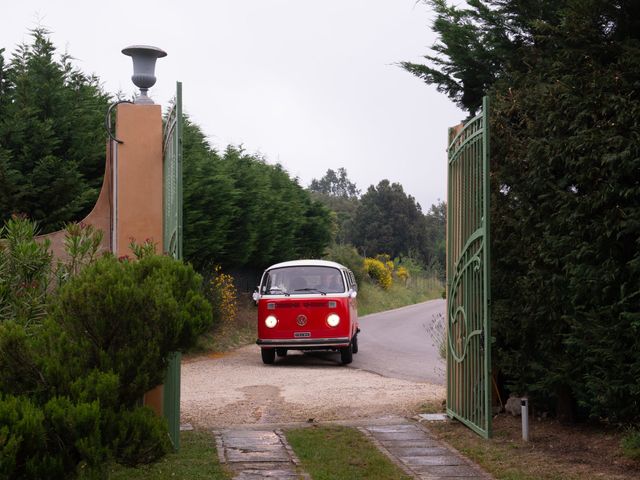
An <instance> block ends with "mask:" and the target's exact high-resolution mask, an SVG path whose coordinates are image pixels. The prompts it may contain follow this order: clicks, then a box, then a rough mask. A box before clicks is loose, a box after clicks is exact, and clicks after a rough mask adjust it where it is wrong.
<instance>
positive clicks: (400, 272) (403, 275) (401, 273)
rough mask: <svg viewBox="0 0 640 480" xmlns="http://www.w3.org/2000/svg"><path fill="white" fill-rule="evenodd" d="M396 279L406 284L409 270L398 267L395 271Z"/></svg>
mask: <svg viewBox="0 0 640 480" xmlns="http://www.w3.org/2000/svg"><path fill="white" fill-rule="evenodd" d="M396 277H398V278H399V279H400V280H402V283H404V284H405V285H406V284H407V280H409V270H407V269H406V268H405V267H398V269H397V270H396Z"/></svg>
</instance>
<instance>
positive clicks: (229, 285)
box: [211, 265, 238, 325]
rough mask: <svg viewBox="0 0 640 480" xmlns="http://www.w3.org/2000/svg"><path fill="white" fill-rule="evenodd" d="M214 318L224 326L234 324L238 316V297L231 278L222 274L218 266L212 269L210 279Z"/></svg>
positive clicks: (226, 274)
mask: <svg viewBox="0 0 640 480" xmlns="http://www.w3.org/2000/svg"><path fill="white" fill-rule="evenodd" d="M211 293H212V299H213V302H212V303H213V315H214V318H215V319H216V320H217V321H218V322H220V323H222V324H225V325H230V324H233V323H235V321H236V317H237V316H238V295H237V293H238V292H237V290H236V287H235V285H234V283H233V277H232V276H231V275H229V274H228V273H223V272H222V268H221V267H220V265H216V266H215V267H214V269H213V277H212V278H211Z"/></svg>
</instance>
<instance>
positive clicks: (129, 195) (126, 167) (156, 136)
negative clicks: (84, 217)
mask: <svg viewBox="0 0 640 480" xmlns="http://www.w3.org/2000/svg"><path fill="white" fill-rule="evenodd" d="M116 137H117V138H118V139H119V140H121V141H122V143H120V144H119V145H118V146H117V154H116V157H117V158H115V159H114V160H115V162H116V167H115V168H116V181H115V188H116V191H117V192H116V196H115V197H116V199H117V200H116V201H117V206H116V219H115V226H116V231H115V240H116V241H115V245H114V246H113V251H114V253H115V254H116V255H117V256H118V257H120V256H124V255H128V256H129V257H133V252H132V251H131V248H130V247H129V244H130V243H131V239H134V240H135V241H136V243H138V244H141V243H143V242H144V241H145V240H147V239H149V240H151V241H152V242H154V243H155V244H156V253H160V254H161V253H162V252H163V251H164V246H163V244H162V241H163V225H162V222H163V203H162V193H163V187H162V184H163V169H162V161H163V158H162V110H161V107H160V105H138V104H129V103H122V104H120V105H118V116H117V117H116ZM162 399H163V386H162V385H160V386H158V387H156V388H154V389H153V390H151V391H149V392H147V393H146V394H145V395H144V398H143V403H144V404H145V405H148V406H150V407H151V408H152V409H153V410H154V411H155V412H156V413H158V414H162V412H163V402H162Z"/></svg>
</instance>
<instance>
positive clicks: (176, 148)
mask: <svg viewBox="0 0 640 480" xmlns="http://www.w3.org/2000/svg"><path fill="white" fill-rule="evenodd" d="M182 121H183V120H182V83H181V82H177V84H176V97H175V103H174V105H173V107H172V108H171V110H170V111H169V112H168V114H167V119H166V123H165V132H164V238H163V248H164V251H165V253H166V254H168V255H170V256H172V257H173V258H175V259H178V260H181V259H182V209H183V207H182V134H183V125H182ZM181 359H182V356H181V354H180V352H173V353H172V354H171V355H170V356H169V358H168V367H167V374H166V377H165V382H164V396H163V411H164V416H165V418H166V419H167V423H168V426H169V437H170V438H171V441H172V443H173V447H174V449H175V450H176V451H177V450H179V449H180V364H181Z"/></svg>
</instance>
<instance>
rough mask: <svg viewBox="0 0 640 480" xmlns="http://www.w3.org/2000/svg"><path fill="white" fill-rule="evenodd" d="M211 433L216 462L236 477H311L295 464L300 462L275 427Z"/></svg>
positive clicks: (240, 479) (288, 479) (242, 479)
mask: <svg viewBox="0 0 640 480" xmlns="http://www.w3.org/2000/svg"><path fill="white" fill-rule="evenodd" d="M265 428H268V427H266V426H265ZM214 435H215V437H216V447H217V450H218V456H219V458H220V462H221V463H224V464H227V466H228V467H229V468H230V469H231V470H232V471H233V472H234V473H235V475H234V477H233V478H234V479H236V480H254V479H255V480H258V479H261V478H271V479H281V480H292V479H308V480H310V479H311V477H309V476H308V475H307V474H305V473H303V472H302V470H301V469H300V468H299V467H298V465H299V463H300V462H299V460H298V458H297V457H296V455H295V454H294V453H293V450H292V449H291V447H290V446H289V444H288V443H287V441H286V439H285V437H284V434H283V433H282V431H281V430H279V429H275V430H246V429H242V430H240V429H238V430H234V429H225V430H221V431H218V432H214Z"/></svg>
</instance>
